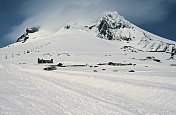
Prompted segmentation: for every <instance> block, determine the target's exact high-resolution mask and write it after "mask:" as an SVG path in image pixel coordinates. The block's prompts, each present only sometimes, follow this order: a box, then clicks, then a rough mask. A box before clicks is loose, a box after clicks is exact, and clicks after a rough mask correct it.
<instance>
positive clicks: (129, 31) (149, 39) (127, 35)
mask: <svg viewBox="0 0 176 115" xmlns="http://www.w3.org/2000/svg"><path fill="white" fill-rule="evenodd" d="M89 29H91V30H98V32H97V31H96V32H97V36H98V37H100V38H103V39H107V40H116V41H127V44H126V46H130V47H134V48H137V49H139V50H142V51H151V52H168V53H171V52H172V50H173V49H175V48H176V45H175V44H176V43H175V42H174V41H169V40H166V39H164V38H161V37H158V36H156V35H152V34H151V33H149V32H146V31H144V30H142V29H140V28H138V27H136V26H135V25H133V24H131V23H130V22H129V21H127V20H126V19H125V18H124V17H122V16H120V15H119V14H118V13H117V12H106V13H104V14H103V16H102V17H101V19H100V20H99V21H98V22H97V23H96V24H95V25H93V26H91V27H89ZM126 46H125V47H126Z"/></svg>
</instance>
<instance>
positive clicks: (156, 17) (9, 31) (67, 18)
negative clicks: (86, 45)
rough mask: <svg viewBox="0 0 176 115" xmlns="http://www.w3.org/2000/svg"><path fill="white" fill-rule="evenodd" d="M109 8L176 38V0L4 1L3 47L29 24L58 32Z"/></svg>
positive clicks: (0, 2) (0, 17)
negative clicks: (64, 26)
mask: <svg viewBox="0 0 176 115" xmlns="http://www.w3.org/2000/svg"><path fill="white" fill-rule="evenodd" d="M105 11H117V12H119V14H121V15H122V16H124V17H125V18H126V19H127V20H129V21H130V22H131V23H133V24H135V25H137V26H139V27H141V28H143V29H145V30H147V31H149V32H151V33H154V34H157V35H159V36H162V37H165V38H168V39H171V40H174V41H176V13H175V12H176V0H0V47H3V46H6V45H8V44H10V43H13V42H15V41H16V39H17V37H19V36H20V35H21V34H22V33H23V32H24V30H25V28H27V27H32V26H36V25H40V26H42V27H43V28H47V29H49V30H50V31H54V30H58V29H59V28H60V27H62V26H63V25H64V24H65V23H67V22H77V23H78V24H82V25H88V24H90V22H95V21H96V20H98V19H99V18H100V16H101V15H102V13H103V12H105Z"/></svg>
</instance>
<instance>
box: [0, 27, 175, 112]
mask: <svg viewBox="0 0 176 115" xmlns="http://www.w3.org/2000/svg"><path fill="white" fill-rule="evenodd" d="M34 36H35V34H34ZM46 36H47V35H45V34H44V36H42V35H40V36H38V34H36V37H32V38H31V39H29V40H27V42H25V43H15V44H12V45H10V46H8V47H5V48H1V49H0V115H48V114H50V115H63V114H66V115H67V114H69V115H70V114H81V115H82V114H98V115H103V114H109V115H119V114H122V115H133V114H134V115H138V114H139V115H140V114H148V115H156V114H158V115H175V114H176V98H175V96H176V71H175V70H176V60H174V59H173V60H172V59H171V60H168V59H169V58H170V54H169V53H165V52H143V51H138V50H136V51H131V49H128V48H127V49H123V48H122V47H123V46H124V44H128V43H127V42H125V41H121V42H118V41H108V40H105V39H100V38H98V37H96V36H95V35H94V34H93V33H92V32H91V31H89V30H86V29H83V28H82V29H75V28H73V29H68V30H65V29H61V30H60V31H58V32H57V33H55V34H52V35H50V36H49V35H48V36H47V37H46ZM134 50H135V49H134ZM38 58H40V59H53V60H54V63H53V64H38V63H37V60H38ZM59 63H62V64H63V65H64V66H56V65H57V64H59ZM51 65H53V66H54V65H55V66H56V67H57V70H53V71H45V70H43V69H44V68H46V67H48V66H51Z"/></svg>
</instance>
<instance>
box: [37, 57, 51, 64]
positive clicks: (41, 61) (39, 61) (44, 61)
mask: <svg viewBox="0 0 176 115" xmlns="http://www.w3.org/2000/svg"><path fill="white" fill-rule="evenodd" d="M38 63H40V64H41V63H53V59H51V60H44V59H40V58H38Z"/></svg>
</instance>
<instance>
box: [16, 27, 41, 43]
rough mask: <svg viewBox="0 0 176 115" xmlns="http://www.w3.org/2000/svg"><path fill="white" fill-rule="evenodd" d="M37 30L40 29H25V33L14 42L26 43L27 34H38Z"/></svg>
mask: <svg viewBox="0 0 176 115" xmlns="http://www.w3.org/2000/svg"><path fill="white" fill-rule="evenodd" d="M39 29H40V27H39V26H35V27H31V28H27V29H26V32H25V33H24V34H23V35H21V36H20V37H19V38H18V39H17V41H16V42H22V43H24V42H26V41H27V40H28V39H29V34H31V33H35V32H38V31H39Z"/></svg>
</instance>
